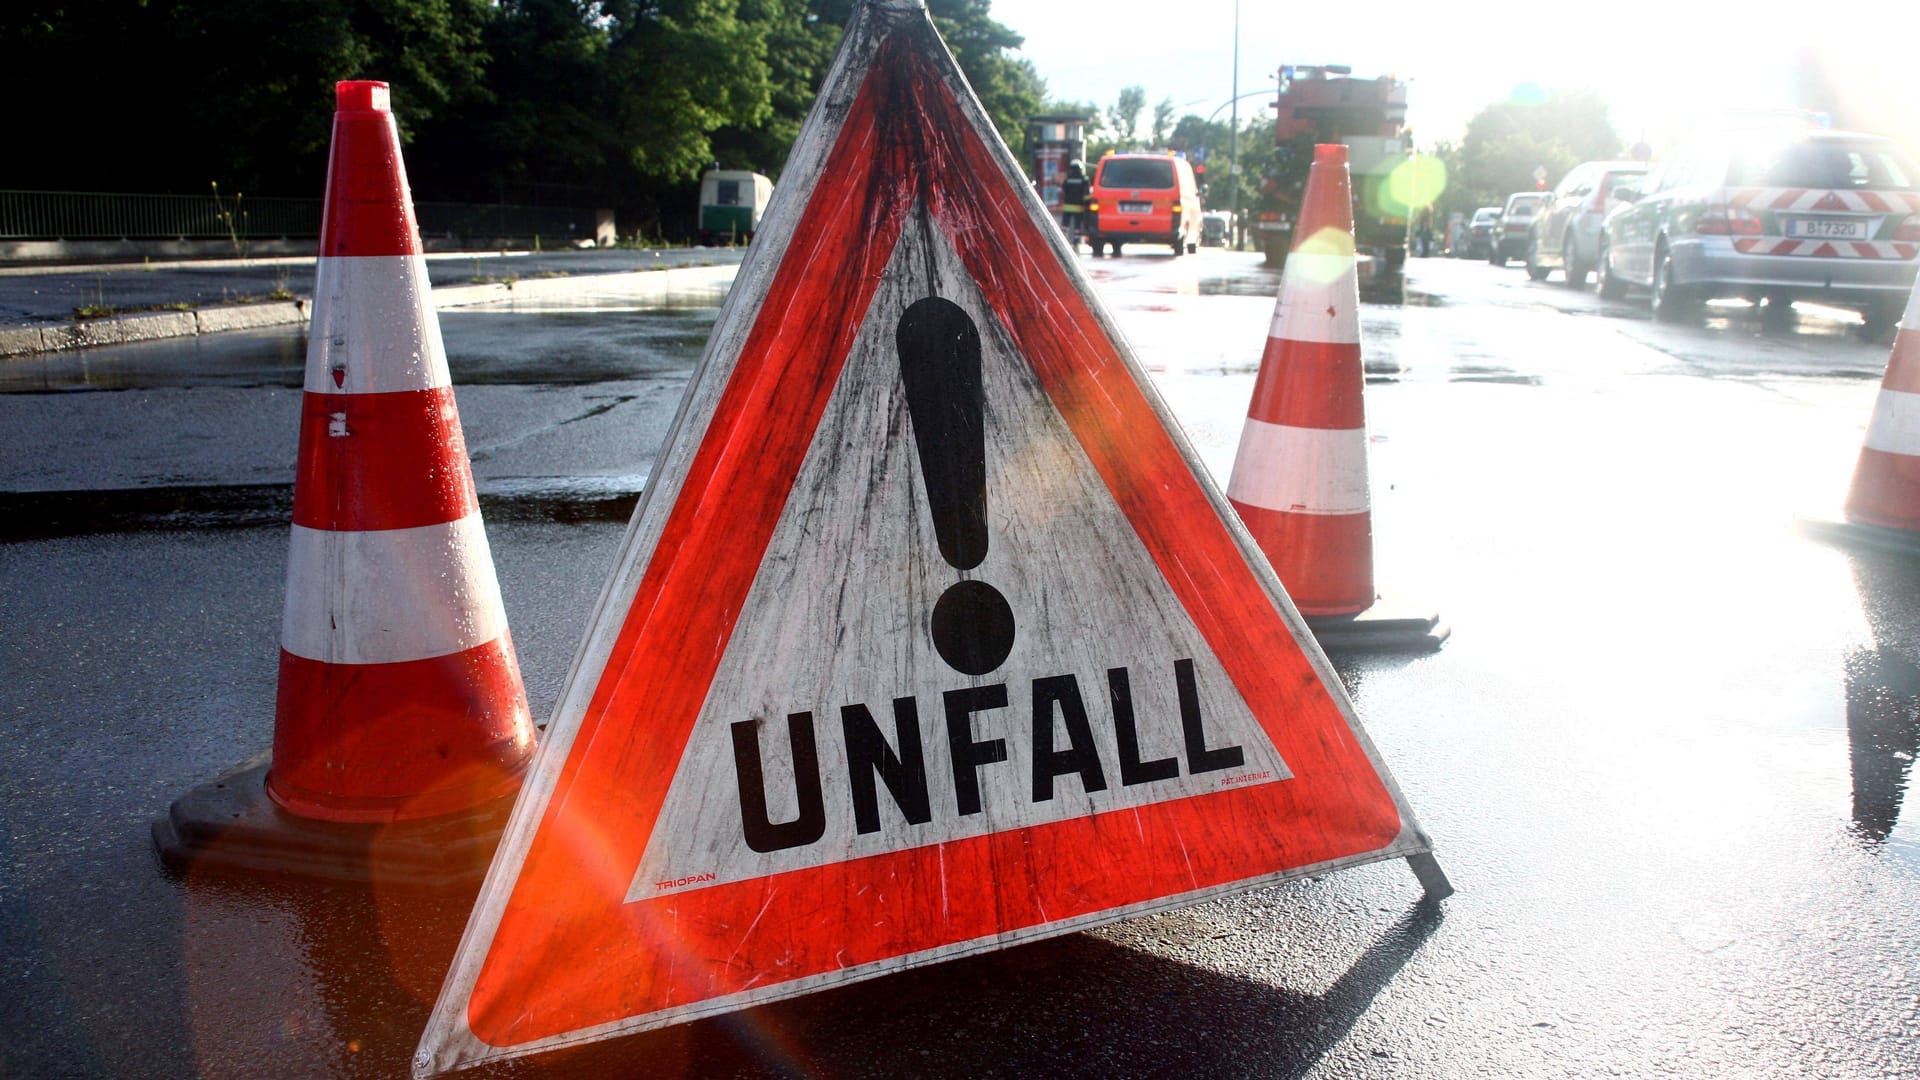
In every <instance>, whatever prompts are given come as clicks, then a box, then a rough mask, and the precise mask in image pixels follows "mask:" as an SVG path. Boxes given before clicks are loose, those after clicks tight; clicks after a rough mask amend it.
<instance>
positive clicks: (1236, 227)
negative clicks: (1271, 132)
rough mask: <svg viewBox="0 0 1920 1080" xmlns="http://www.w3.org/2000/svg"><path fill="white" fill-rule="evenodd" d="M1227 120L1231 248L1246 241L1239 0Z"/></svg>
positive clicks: (1235, 10) (1235, 1)
mask: <svg viewBox="0 0 1920 1080" xmlns="http://www.w3.org/2000/svg"><path fill="white" fill-rule="evenodd" d="M1229 115H1230V117H1231V118H1230V119H1229V120H1228V121H1227V124H1228V126H1229V127H1231V128H1232V129H1233V133H1232V135H1231V136H1230V138H1229V140H1228V150H1227V182H1228V183H1230V184H1232V185H1233V209H1232V211H1231V214H1232V221H1233V250H1235V251H1239V250H1240V248H1241V246H1242V245H1243V244H1244V243H1245V242H1246V230H1244V229H1242V228H1241V227H1240V0H1233V111H1232V112H1231V113H1230V114H1229Z"/></svg>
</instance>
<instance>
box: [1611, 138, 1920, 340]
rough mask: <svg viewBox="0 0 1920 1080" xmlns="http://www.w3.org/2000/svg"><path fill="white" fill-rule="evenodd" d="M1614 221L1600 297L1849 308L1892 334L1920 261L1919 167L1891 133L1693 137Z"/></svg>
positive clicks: (1679, 306)
mask: <svg viewBox="0 0 1920 1080" xmlns="http://www.w3.org/2000/svg"><path fill="white" fill-rule="evenodd" d="M1619 194H1620V195H1621V196H1622V197H1623V199H1624V200H1625V202H1624V203H1623V205H1622V206H1621V207H1620V208H1618V209H1617V210H1615V211H1614V212H1613V214H1612V215H1611V216H1609V217H1608V218H1607V221H1606V228H1605V231H1604V234H1603V244H1604V246H1603V248H1602V251H1601V253H1600V292H1601V295H1603V296H1607V297H1610V298H1611V297H1618V296H1621V295H1624V294H1625V292H1626V290H1627V288H1628V287H1629V286H1634V285H1638V286H1642V287H1645V288H1647V289H1650V290H1651V291H1652V295H1653V311H1654V314H1655V315H1656V316H1658V317H1660V318H1663V319H1678V318H1684V317H1686V316H1687V315H1688V314H1690V313H1692V312H1693V311H1695V310H1696V309H1697V306H1698V304H1699V303H1700V302H1701V301H1703V300H1710V299H1714V298H1716V297H1745V298H1747V299H1749V300H1754V301H1759V300H1763V299H1764V300H1766V301H1767V302H1768V307H1769V308H1775V307H1776V306H1777V307H1778V308H1779V309H1781V310H1784V309H1785V308H1786V306H1787V305H1788V304H1790V303H1792V302H1793V301H1794V300H1816V301H1819V302H1821V303H1825V304H1832V305H1835V306H1838V307H1847V308H1853V309H1854V310H1857V311H1859V312H1860V313H1861V314H1862V315H1863V316H1864V317H1865V320H1866V323H1865V326H1864V327H1863V331H1864V333H1865V335H1866V336H1867V337H1869V338H1871V339H1876V340H1877V339H1884V338H1887V337H1889V336H1890V334H1891V331H1892V330H1893V327H1894V325H1895V323H1896V322H1897V320H1898V319H1899V317H1900V313H1901V309H1902V307H1903V305H1904V304H1905V302H1906V299H1907V295H1908V294H1909V293H1910V292H1911V291H1912V290H1913V281H1914V274H1915V271H1916V269H1920V171H1916V169H1915V168H1914V165H1913V163H1912V162H1911V161H1908V160H1907V159H1906V158H1905V157H1904V156H1902V154H1901V153H1900V152H1899V150H1898V149H1896V147H1895V146H1894V144H1893V142H1892V141H1891V140H1888V139H1883V138H1881V137H1879V136H1876V135H1863V134H1858V133H1852V132H1840V131H1819V130H1814V131H1797V130H1796V131H1790V132H1780V131H1771V132H1764V133H1750V134H1746V135H1736V136H1721V137H1719V138H1716V139H1712V140H1709V141H1707V142H1703V143H1699V144H1695V145H1691V146H1685V147H1682V148H1681V149H1680V151H1679V152H1678V153H1675V154H1674V155H1673V156H1671V157H1669V158H1668V159H1667V160H1665V161H1664V162H1662V163H1661V165H1660V167H1659V168H1658V169H1656V170H1655V171H1654V172H1653V173H1652V174H1651V175H1649V176H1647V177H1646V179H1645V182H1644V183H1643V184H1641V185H1639V186H1638V189H1637V190H1633V189H1630V190H1627V191H1624V192H1619Z"/></svg>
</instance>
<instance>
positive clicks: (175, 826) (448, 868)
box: [153, 753, 513, 888]
mask: <svg viewBox="0 0 1920 1080" xmlns="http://www.w3.org/2000/svg"><path fill="white" fill-rule="evenodd" d="M270 764H271V760H270V756H269V755H268V754H266V753H262V754H260V755H258V756H256V757H253V758H251V759H249V760H247V761H245V762H242V763H241V764H240V765H238V766H236V767H235V768H234V769H233V770H232V771H230V772H227V773H225V774H223V775H221V776H218V777H215V778H214V779H213V780H210V781H208V782H207V783H205V784H202V785H200V786H199V787H197V788H194V789H193V790H192V791H189V792H188V793H187V794H185V795H182V796H181V797H180V798H178V799H176V800H174V803H173V805H172V806H171V807H170V808H169V809H168V811H167V813H166V814H165V815H164V816H162V817H159V818H156V819H155V820H154V822H153V844H154V847H155V848H156V849H157V850H158V851H159V854H160V861H161V862H162V863H163V864H165V866H166V868H167V870H168V871H169V872H170V873H174V874H180V875H185V874H190V873H191V874H200V873H203V872H215V873H234V874H252V875H258V874H290V875H295V876H299V877H307V878H320V879H325V880H332V881H356V882H359V881H378V882H380V883H381V884H383V885H412V886H420V887H426V888H452V887H456V886H470V885H473V884H474V883H476V882H478V881H479V880H480V878H481V877H482V875H484V874H485V873H486V871H487V864H488V862H489V861H490V860H491V859H492V858H493V849H494V847H495V845H497V844H498V842H499V840H500V831H501V829H502V828H503V827H504V826H505V824H506V820H507V812H508V811H509V810H511V809H512V807H513V800H512V798H505V799H496V800H494V801H493V802H490V803H486V804H484V805H482V806H480V807H478V808H476V809H474V810H470V811H467V812H465V813H458V814H448V815H445V816H442V817H435V818H422V819H418V820H412V821H402V822H391V823H386V824H374V825H357V824H356V825H348V824H340V823H337V822H331V821H315V820H312V819H309V818H303V817H299V816H297V815H294V814H290V813H288V812H287V811H285V810H283V809H281V807H280V805H279V804H278V803H276V802H274V801H273V799H272V798H271V797H269V796H268V795H267V790H266V779H267V769H268V767H269V765H270Z"/></svg>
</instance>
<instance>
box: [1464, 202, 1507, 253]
mask: <svg viewBox="0 0 1920 1080" xmlns="http://www.w3.org/2000/svg"><path fill="white" fill-rule="evenodd" d="M1499 223H1500V208H1499V207H1497V206H1483V207H1481V208H1480V209H1478V210H1475V211H1474V212H1473V219H1472V220H1471V221H1468V222H1467V236H1466V244H1465V246H1464V247H1462V246H1456V247H1455V248H1454V249H1453V253H1454V254H1455V255H1458V256H1460V257H1461V258H1464V259H1484V258H1486V257H1487V256H1488V255H1491V254H1493V227H1494V226H1495V225H1497V224H1499Z"/></svg>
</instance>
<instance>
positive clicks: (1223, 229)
mask: <svg viewBox="0 0 1920 1080" xmlns="http://www.w3.org/2000/svg"><path fill="white" fill-rule="evenodd" d="M1232 231H1233V215H1231V214H1229V213H1227V212H1226V211H1225V210H1209V211H1207V212H1206V213H1204V214H1202V215H1200V243H1202V244H1204V245H1205V246H1207V247H1226V246H1227V234H1228V233H1229V232H1232Z"/></svg>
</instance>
